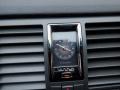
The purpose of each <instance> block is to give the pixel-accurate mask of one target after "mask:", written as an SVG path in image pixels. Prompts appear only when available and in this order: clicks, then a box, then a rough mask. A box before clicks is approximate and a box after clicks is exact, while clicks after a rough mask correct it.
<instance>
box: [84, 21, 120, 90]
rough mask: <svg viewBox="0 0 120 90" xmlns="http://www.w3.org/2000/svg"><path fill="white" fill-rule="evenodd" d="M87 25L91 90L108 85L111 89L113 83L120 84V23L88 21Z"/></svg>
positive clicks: (89, 84) (89, 83)
mask: <svg viewBox="0 0 120 90" xmlns="http://www.w3.org/2000/svg"><path fill="white" fill-rule="evenodd" d="M85 27H86V37H87V58H88V86H89V88H90V89H91V90H92V89H93V90H94V88H96V87H102V88H101V89H104V87H106V86H107V88H108V90H109V88H110V87H111V85H119V84H120V70H119V68H120V23H119V22H106V23H87V24H86V26H85ZM114 87H115V86H114ZM116 87H117V86H116ZM107 88H105V90H107ZM101 89H100V88H98V90H101ZM95 90H97V89H95Z"/></svg>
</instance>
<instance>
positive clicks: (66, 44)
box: [52, 31, 77, 66]
mask: <svg viewBox="0 0 120 90" xmlns="http://www.w3.org/2000/svg"><path fill="white" fill-rule="evenodd" d="M52 40H53V42H52V44H53V45H52V46H53V59H54V63H55V65H61V66H62V65H68V66H69V65H74V64H75V63H77V62H76V61H77V60H76V57H77V56H76V55H77V54H76V48H77V45H76V32H75V31H70V32H53V33H52ZM54 63H53V65H54Z"/></svg>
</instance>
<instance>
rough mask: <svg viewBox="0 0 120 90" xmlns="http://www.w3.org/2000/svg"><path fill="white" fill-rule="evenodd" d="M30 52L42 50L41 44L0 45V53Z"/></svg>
mask: <svg viewBox="0 0 120 90" xmlns="http://www.w3.org/2000/svg"><path fill="white" fill-rule="evenodd" d="M30 52H44V50H43V47H42V46H41V45H20V46H2V47H0V54H14V53H15V54H16V53H30Z"/></svg>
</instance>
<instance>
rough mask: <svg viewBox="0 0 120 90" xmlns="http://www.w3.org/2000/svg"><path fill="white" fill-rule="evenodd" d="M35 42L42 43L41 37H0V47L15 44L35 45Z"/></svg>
mask: <svg viewBox="0 0 120 90" xmlns="http://www.w3.org/2000/svg"><path fill="white" fill-rule="evenodd" d="M35 42H41V43H42V42H43V37H42V36H40V35H39V36H38V35H36V36H32V35H31V36H9V37H8V36H6V37H1V39H0V45H1V44H16V43H35Z"/></svg>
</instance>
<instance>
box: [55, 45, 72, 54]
mask: <svg viewBox="0 0 120 90" xmlns="http://www.w3.org/2000/svg"><path fill="white" fill-rule="evenodd" d="M56 45H57V46H59V47H61V48H63V49H65V50H67V51H70V52H71V50H70V49H68V48H65V47H64V46H62V45H60V44H56Z"/></svg>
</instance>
